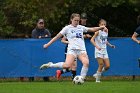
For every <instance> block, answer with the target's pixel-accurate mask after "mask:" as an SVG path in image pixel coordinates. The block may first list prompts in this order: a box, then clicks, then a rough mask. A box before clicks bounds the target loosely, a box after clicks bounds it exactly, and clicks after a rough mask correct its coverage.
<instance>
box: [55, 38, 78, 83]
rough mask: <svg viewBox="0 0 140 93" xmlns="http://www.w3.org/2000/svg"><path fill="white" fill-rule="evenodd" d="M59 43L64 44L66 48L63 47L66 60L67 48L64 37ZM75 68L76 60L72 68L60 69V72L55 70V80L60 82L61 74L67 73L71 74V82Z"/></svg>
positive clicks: (74, 74) (66, 41)
mask: <svg viewBox="0 0 140 93" xmlns="http://www.w3.org/2000/svg"><path fill="white" fill-rule="evenodd" d="M61 42H62V43H64V44H66V47H65V58H66V54H67V48H68V44H69V42H68V40H67V38H66V37H65V36H63V38H62V39H61ZM76 67H77V59H75V60H74V62H73V64H72V66H71V67H70V69H62V70H57V71H56V78H57V80H60V77H61V75H62V74H64V73H67V72H71V73H72V75H71V79H72V80H73V79H74V77H75V76H76Z"/></svg>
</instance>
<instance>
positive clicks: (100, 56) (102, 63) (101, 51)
mask: <svg viewBox="0 0 140 93" xmlns="http://www.w3.org/2000/svg"><path fill="white" fill-rule="evenodd" d="M99 26H100V27H101V26H106V20H104V19H101V20H100V21H99ZM107 38H108V30H99V31H97V32H95V34H94V35H93V37H92V38H91V43H92V44H93V45H94V46H95V58H96V59H97V62H98V70H97V72H96V73H95V74H94V75H93V77H95V78H96V82H100V78H101V74H102V72H104V71H106V70H108V69H109V67H110V61H109V57H108V53H107V45H109V46H110V47H112V48H115V46H114V45H112V44H110V43H109V42H108V41H107Z"/></svg>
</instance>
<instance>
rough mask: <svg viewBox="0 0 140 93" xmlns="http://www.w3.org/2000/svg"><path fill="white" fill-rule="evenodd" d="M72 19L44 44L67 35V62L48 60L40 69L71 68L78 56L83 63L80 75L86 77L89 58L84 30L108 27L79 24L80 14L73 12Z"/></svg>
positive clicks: (49, 43)
mask: <svg viewBox="0 0 140 93" xmlns="http://www.w3.org/2000/svg"><path fill="white" fill-rule="evenodd" d="M70 21H71V24H70V25H67V26H65V27H64V28H63V29H62V30H61V31H60V32H59V33H58V34H57V35H56V36H55V37H54V38H52V39H51V40H50V41H49V42H48V43H47V44H44V48H47V47H49V46H50V45H51V44H52V43H53V42H55V41H56V40H57V39H59V38H60V37H62V36H64V35H65V36H66V38H67V39H68V48H67V55H66V60H65V62H58V63H52V62H48V63H46V64H43V65H41V67H40V69H44V68H49V67H50V68H52V67H54V68H64V69H69V68H70V67H71V66H72V64H73V62H74V60H75V58H78V59H79V60H80V61H81V62H82V64H83V66H82V69H81V73H80V75H81V76H83V77H84V78H85V77H86V75H87V72H88V66H89V59H88V55H87V52H86V48H85V42H84V37H83V32H87V31H91V32H95V31H98V30H102V29H104V30H107V28H106V27H104V26H101V27H93V28H88V27H85V26H82V25H79V21H80V15H79V14H77V13H73V14H72V15H71V18H70Z"/></svg>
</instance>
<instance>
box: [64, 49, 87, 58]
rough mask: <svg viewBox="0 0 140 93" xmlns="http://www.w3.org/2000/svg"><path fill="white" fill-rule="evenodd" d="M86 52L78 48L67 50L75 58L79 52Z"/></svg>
mask: <svg viewBox="0 0 140 93" xmlns="http://www.w3.org/2000/svg"><path fill="white" fill-rule="evenodd" d="M83 53H85V54H87V52H86V51H85V50H79V49H70V50H68V51H67V54H72V55H74V56H75V58H77V57H78V56H79V55H80V54H83Z"/></svg>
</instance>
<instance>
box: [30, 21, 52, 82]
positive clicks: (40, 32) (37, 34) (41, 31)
mask: <svg viewBox="0 0 140 93" xmlns="http://www.w3.org/2000/svg"><path fill="white" fill-rule="evenodd" d="M50 37H51V33H50V31H49V30H48V29H46V28H45V21H44V19H38V20H37V23H36V27H35V28H34V29H33V31H32V38H35V39H42V38H50ZM43 80H44V81H48V80H49V77H43ZM29 81H34V77H29Z"/></svg>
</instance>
